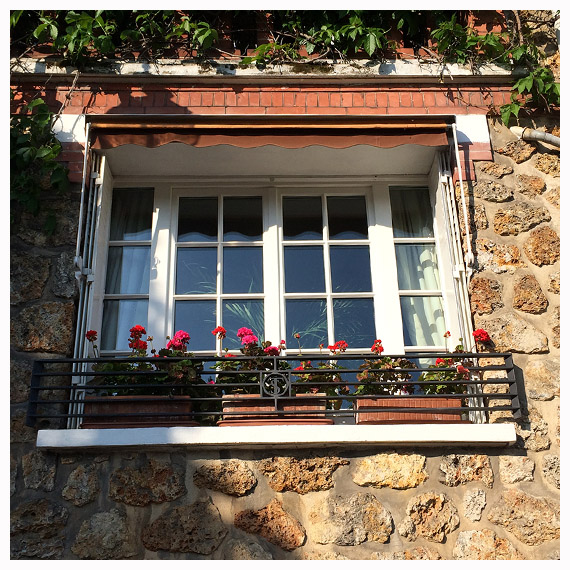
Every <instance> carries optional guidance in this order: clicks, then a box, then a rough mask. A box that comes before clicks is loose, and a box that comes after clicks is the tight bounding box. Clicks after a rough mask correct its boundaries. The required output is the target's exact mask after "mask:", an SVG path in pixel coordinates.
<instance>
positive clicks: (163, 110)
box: [151, 105, 215, 115]
mask: <svg viewBox="0 0 570 570" xmlns="http://www.w3.org/2000/svg"><path fill="white" fill-rule="evenodd" d="M151 111H152V112H153V113H156V114H157V115H184V114H186V112H187V109H186V108H185V107H175V106H172V105H170V106H167V107H153V108H152V109H151ZM214 111H215V110H210V111H209V112H210V113H212V112H214Z"/></svg>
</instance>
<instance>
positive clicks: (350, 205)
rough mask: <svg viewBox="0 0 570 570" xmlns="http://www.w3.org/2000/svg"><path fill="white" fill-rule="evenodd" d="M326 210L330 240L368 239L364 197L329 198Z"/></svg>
mask: <svg viewBox="0 0 570 570" xmlns="http://www.w3.org/2000/svg"><path fill="white" fill-rule="evenodd" d="M327 210H328V219H329V237H330V239H367V238H368V218H367V216H366V199H365V197H364V196H329V197H328V198H327Z"/></svg>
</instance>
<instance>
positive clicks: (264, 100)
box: [259, 92, 271, 107]
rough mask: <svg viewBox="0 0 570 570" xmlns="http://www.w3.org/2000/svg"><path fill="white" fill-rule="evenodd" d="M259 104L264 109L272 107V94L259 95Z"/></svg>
mask: <svg viewBox="0 0 570 570" xmlns="http://www.w3.org/2000/svg"><path fill="white" fill-rule="evenodd" d="M259 104H260V105H262V106H264V107H269V106H270V105H271V93H265V92H262V93H260V94H259Z"/></svg>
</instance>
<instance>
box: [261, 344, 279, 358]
mask: <svg viewBox="0 0 570 570" xmlns="http://www.w3.org/2000/svg"><path fill="white" fill-rule="evenodd" d="M263 352H265V354H267V355H269V356H279V347H277V346H268V347H267V348H264V349H263Z"/></svg>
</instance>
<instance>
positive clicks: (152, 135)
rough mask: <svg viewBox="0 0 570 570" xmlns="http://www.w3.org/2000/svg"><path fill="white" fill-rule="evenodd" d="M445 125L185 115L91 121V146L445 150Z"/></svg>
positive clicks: (437, 122)
mask: <svg viewBox="0 0 570 570" xmlns="http://www.w3.org/2000/svg"><path fill="white" fill-rule="evenodd" d="M448 124H449V123H448V122H446V121H445V120H443V119H440V118H435V119H416V118H413V119H401V118H398V119H394V118H392V119H385V120H382V119H380V120H379V119H378V118H377V117H375V118H373V119H371V120H367V119H366V118H362V117H359V118H356V119H355V118H345V117H343V118H330V117H326V118H325V119H324V120H323V119H321V120H318V118H315V117H303V118H290V117H278V118H268V117H255V119H253V118H251V119H248V118H247V117H246V118H238V119H233V118H227V117H221V118H217V117H213V118H212V117H204V116H201V117H192V118H191V119H188V118H187V117H184V118H183V119H182V120H173V119H172V117H169V118H168V119H165V118H158V119H153V120H149V119H148V118H146V117H144V118H142V117H141V118H140V119H138V118H136V119H134V118H132V117H129V118H125V117H98V118H97V119H93V118H91V128H92V140H91V148H93V149H109V148H115V147H117V146H121V145H126V144H133V145H138V146H144V147H148V148H155V147H159V146H162V145H165V144H168V143H173V142H177V143H182V144H187V145H190V146H193V147H197V148H202V147H209V146H214V145H231V146H236V147H240V148H255V147H260V146H265V145H274V146H279V147H282V148H290V149H294V148H304V147H307V146H311V145H320V146H326V147H329V148H339V149H340V148H348V147H351V146H355V145H370V146H375V147H379V148H393V147H396V146H400V145H406V144H415V145H422V146H445V145H447V144H448V139H447V129H448Z"/></svg>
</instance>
